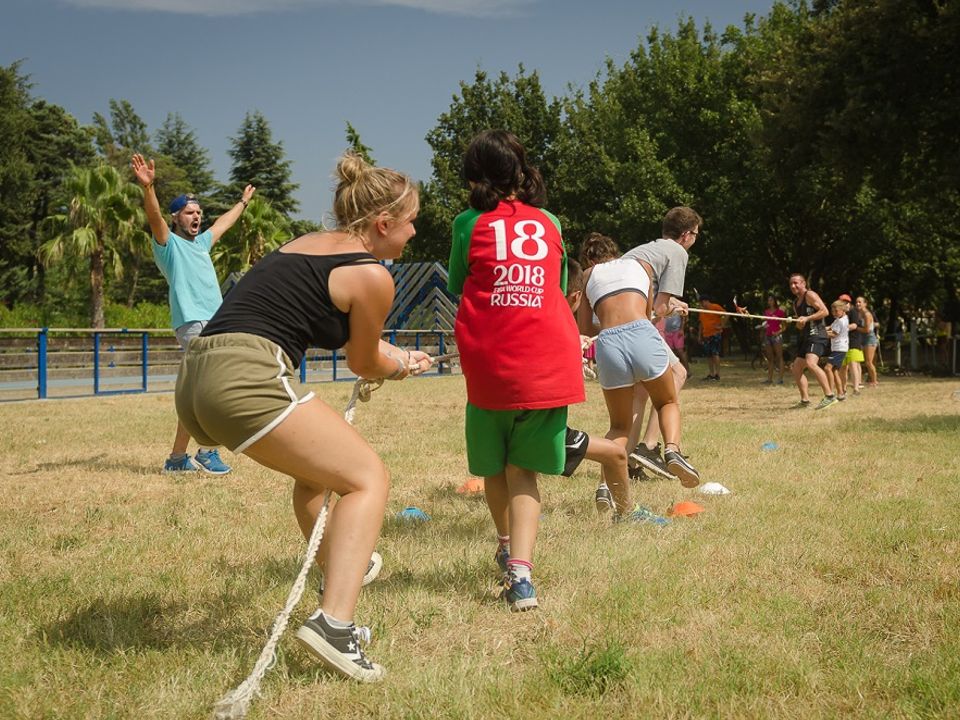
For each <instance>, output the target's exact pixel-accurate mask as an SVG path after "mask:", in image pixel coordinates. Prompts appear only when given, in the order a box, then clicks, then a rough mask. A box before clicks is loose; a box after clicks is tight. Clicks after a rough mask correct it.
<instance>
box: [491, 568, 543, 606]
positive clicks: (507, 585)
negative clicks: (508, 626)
mask: <svg viewBox="0 0 960 720" xmlns="http://www.w3.org/2000/svg"><path fill="white" fill-rule="evenodd" d="M500 598H501V599H502V600H503V601H504V602H506V603H507V604H508V605H509V606H510V609H511V610H512V611H513V612H526V611H527V610H533V609H534V608H536V607H539V603H537V591H536V590H535V589H534V587H533V583H531V582H530V581H529V580H528V579H527V578H518V577H517V576H516V575H514V574H513V573H509V574H508V575H507V577H506V579H505V580H504V583H503V592H501V593H500Z"/></svg>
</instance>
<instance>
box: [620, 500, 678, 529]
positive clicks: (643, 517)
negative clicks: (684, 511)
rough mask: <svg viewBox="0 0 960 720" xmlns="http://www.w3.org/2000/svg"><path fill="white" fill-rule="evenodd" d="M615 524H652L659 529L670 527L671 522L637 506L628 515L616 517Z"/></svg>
mask: <svg viewBox="0 0 960 720" xmlns="http://www.w3.org/2000/svg"><path fill="white" fill-rule="evenodd" d="M613 522H614V523H615V524H616V523H625V522H627V523H650V524H652V525H657V526H658V527H664V526H665V525H669V524H670V521H669V520H668V519H667V518H665V517H661V516H660V515H657V514H656V513H655V512H653V511H652V510H650V509H649V508H645V507H643V506H642V505H637V506H636V507H635V508H633V510H632V511H631V512H629V513H627V514H626V515H614V516H613Z"/></svg>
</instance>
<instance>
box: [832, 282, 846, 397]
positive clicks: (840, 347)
mask: <svg viewBox="0 0 960 720" xmlns="http://www.w3.org/2000/svg"><path fill="white" fill-rule="evenodd" d="M830 312H831V314H832V315H833V322H832V323H831V324H830V326H829V327H828V328H827V337H829V338H830V359H829V361H828V362H827V367H826V370H827V377H828V378H829V380H830V389H831V390H832V392H834V393H835V394H836V396H837V400H846V399H847V381H846V377H845V376H844V374H843V373H842V372H840V368H841V367H843V361H844V359H845V358H846V357H847V351H848V350H849V349H850V321H849V319H848V318H847V303H846V302H844V301H843V300H835V301H834V302H833V303H832V304H831V305H830Z"/></svg>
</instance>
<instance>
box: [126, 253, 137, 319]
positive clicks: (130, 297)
mask: <svg viewBox="0 0 960 720" xmlns="http://www.w3.org/2000/svg"><path fill="white" fill-rule="evenodd" d="M139 281H140V260H139V258H134V259H133V277H132V278H130V291H129V292H128V293H127V307H128V308H132V307H133V304H134V302H136V300H137V283H138V282H139Z"/></svg>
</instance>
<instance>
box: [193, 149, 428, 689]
mask: <svg viewBox="0 0 960 720" xmlns="http://www.w3.org/2000/svg"><path fill="white" fill-rule="evenodd" d="M337 176H338V178H339V184H338V186H337V190H336V195H335V199H334V215H335V217H336V220H337V227H336V229H334V230H331V231H325V232H316V233H310V234H307V235H304V236H302V237H299V238H296V239H295V240H292V241H291V242H289V243H287V244H286V245H284V246H283V247H282V248H281V249H280V250H278V251H276V252H275V253H273V254H272V255H270V256H268V257H267V258H264V259H263V260H261V261H260V263H258V264H257V265H255V266H254V268H253V269H252V270H251V271H250V272H248V273H247V275H245V276H244V277H243V278H242V279H241V281H240V283H239V284H238V285H237V287H235V288H234V289H233V290H232V291H231V293H230V294H229V295H227V298H226V300H225V302H224V304H223V305H222V306H221V308H220V311H219V312H218V313H217V314H216V315H215V316H214V318H213V319H212V320H211V321H210V324H209V325H208V326H207V328H205V330H204V333H203V334H202V335H201V337H199V338H197V339H196V340H194V341H193V343H192V344H191V346H190V350H189V352H188V353H187V357H185V358H184V368H186V370H187V372H186V373H185V377H186V378H187V381H189V382H190V383H192V385H191V387H190V388H189V389H183V391H181V388H180V386H179V384H178V389H177V408H178V413H180V414H181V418H182V419H183V420H184V424H185V425H187V424H188V418H189V423H190V424H191V425H192V426H193V427H194V430H195V431H196V432H198V433H200V434H201V435H208V436H210V437H211V439H213V440H216V441H218V442H220V443H221V444H228V446H231V447H232V448H233V449H235V450H236V451H238V452H243V453H245V454H246V455H248V456H249V457H250V458H252V459H253V460H256V461H257V462H258V463H260V464H261V465H264V466H266V467H268V468H270V469H272V470H276V471H278V472H281V473H284V474H286V475H289V476H290V477H292V478H293V479H294V487H293V509H294V513H295V515H296V518H297V522H298V523H299V525H300V529H301V530H302V532H303V534H304V536H305V537H309V536H310V533H311V531H312V529H313V526H314V524H315V522H316V519H317V516H318V514H319V512H320V510H321V508H322V506H323V498H324V495H325V493H326V492H327V491H332V492H334V493H336V494H337V495H338V496H339V501H338V502H337V505H336V510H335V512H332V513H331V514H330V516H329V517H328V520H327V526H326V529H325V532H324V537H323V543H322V545H321V549H320V552H319V553H318V559H320V558H325V562H324V563H323V565H324V588H323V598H322V604H321V608H320V609H318V610H317V611H316V612H315V613H314V614H313V615H312V616H311V617H310V618H309V619H308V620H307V621H306V622H305V623H304V625H303V626H302V627H301V628H300V629H299V630H298V631H297V639H298V640H300V642H301V643H302V644H303V645H304V647H305V648H306V650H307V651H308V652H309V653H310V654H311V655H313V656H314V657H315V658H316V659H317V660H319V661H320V662H322V663H323V664H324V665H326V666H327V668H329V669H330V670H332V671H334V672H336V673H338V674H341V675H345V676H347V677H350V678H353V679H356V680H360V681H364V682H370V681H376V680H379V679H380V678H381V677H383V675H384V672H385V671H384V669H383V668H382V667H381V666H380V665H377V664H375V663H373V662H371V661H370V660H368V659H367V657H366V655H365V654H364V651H363V649H362V644H364V643H361V640H365V639H368V638H369V634H368V632H365V629H364V628H358V627H356V626H355V625H354V623H353V617H354V610H355V608H356V605H357V598H358V595H359V592H360V587H361V585H362V584H363V580H364V575H365V573H366V571H367V569H368V564H369V562H370V560H371V556H372V554H373V552H374V548H375V547H376V543H377V539H378V537H379V535H380V526H381V524H382V522H383V516H384V512H385V510H386V503H387V494H388V489H389V475H388V473H387V469H386V468H385V467H384V464H383V462H382V461H381V460H380V458H379V457H378V456H377V454H376V452H375V451H374V450H373V448H371V447H370V445H369V444H368V443H367V442H366V440H364V439H363V438H362V437H361V436H360V434H359V433H358V432H357V431H356V430H355V429H354V428H353V427H352V426H350V425H349V424H348V423H347V422H346V420H344V418H343V415H342V411H341V410H339V409H335V408H332V407H330V406H329V405H327V404H326V403H325V402H323V401H322V400H320V399H319V398H316V397H311V395H312V394H311V393H307V394H306V395H304V396H303V397H296V389H295V388H294V383H292V382H291V380H292V374H293V368H294V364H295V363H297V362H298V361H299V359H300V358H302V356H303V352H304V351H305V350H306V348H307V347H330V346H332V348H331V349H336V348H337V347H340V346H341V345H342V347H343V348H344V349H345V351H346V355H347V364H348V365H349V367H350V369H351V370H352V371H353V372H354V373H356V374H357V375H358V376H360V377H365V378H387V379H389V380H401V379H403V378H405V377H407V376H408V375H411V374H419V373H420V372H423V371H424V370H426V369H428V368H429V367H430V364H431V360H430V358H429V356H427V355H426V354H425V353H422V352H419V351H414V352H406V351H402V350H400V349H399V348H396V347H394V346H392V345H390V344H388V343H385V342H383V341H382V340H381V339H380V337H381V335H382V332H383V325H384V322H385V321H386V318H387V314H388V312H389V311H390V306H391V305H392V303H393V298H394V285H393V278H392V276H391V275H390V272H389V271H388V270H387V269H386V268H385V267H383V266H382V265H381V264H380V263H379V262H377V261H378V260H385V259H391V258H396V257H398V256H399V255H400V254H401V252H403V248H404V246H405V245H406V243H407V241H408V240H410V239H411V238H412V237H413V235H414V234H415V231H414V227H413V221H414V219H415V217H416V214H417V211H418V209H419V200H418V195H417V189H416V186H415V185H414V184H413V182H412V181H411V180H410V178H408V177H407V176H405V175H402V174H401V173H398V172H395V171H393V170H388V169H385V168H376V167H372V166H370V165H368V164H367V163H365V162H364V161H363V160H362V159H361V158H360V157H359V156H357V155H356V154H354V153H347V154H346V155H344V156H343V157H342V158H341V160H340V162H339V164H338V166H337ZM261 348H263V349H265V351H266V352H265V353H264V352H261ZM270 353H273V355H271V354H270ZM274 355H275V361H276V362H275V364H274V366H273V372H272V374H270V373H264V372H263V367H264V366H269V363H270V362H271V361H272V360H273V359H274ZM261 361H262V362H261ZM230 363H232V364H230ZM277 364H279V365H280V371H279V373H278V372H277ZM227 366H228V367H229V369H230V370H231V372H224V371H220V372H217V370H218V369H221V370H222V369H223V368H224V367H227ZM205 373H206V374H205ZM233 378H236V383H235V384H232V383H233V382H234V381H233ZM185 382H186V381H185ZM207 383H209V384H214V383H217V384H218V387H217V389H218V391H219V390H220V389H221V388H222V398H221V392H215V393H211V392H203V390H204V387H205V384H207ZM197 388H199V389H200V392H197V391H196V389H197ZM284 393H286V394H284ZM278 394H279V403H280V404H279V405H278V406H277V407H276V409H275V410H273V409H271V408H272V406H271V405H270V403H271V402H273V401H274V399H275V398H277V396H278ZM287 395H289V397H287ZM198 396H200V400H198ZM198 403H199V405H198ZM264 407H265V408H266V410H263V409H262V408H264ZM181 409H182V410H181ZM258 413H259V416H258V417H262V419H258V420H257V424H258V425H262V427H259V428H258V427H257V426H256V425H254V426H251V425H250V421H249V417H250V415H251V414H254V415H256V414H258ZM271 414H272V415H273V419H272V420H270V421H269V422H266V423H265V424H264V420H267V419H269V417H270V416H271ZM238 428H239V431H238Z"/></svg>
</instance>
